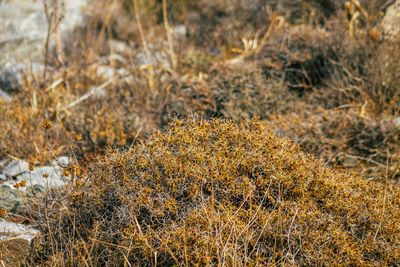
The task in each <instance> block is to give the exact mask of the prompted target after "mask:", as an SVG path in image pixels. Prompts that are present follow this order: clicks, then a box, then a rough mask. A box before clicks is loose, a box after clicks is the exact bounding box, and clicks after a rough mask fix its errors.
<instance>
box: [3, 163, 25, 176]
mask: <svg viewBox="0 0 400 267" xmlns="http://www.w3.org/2000/svg"><path fill="white" fill-rule="evenodd" d="M26 171H29V163H28V162H26V161H17V160H12V161H11V162H10V163H9V164H8V165H7V166H5V167H4V169H3V174H5V175H6V176H8V177H15V176H17V175H18V174H21V173H23V172H26Z"/></svg>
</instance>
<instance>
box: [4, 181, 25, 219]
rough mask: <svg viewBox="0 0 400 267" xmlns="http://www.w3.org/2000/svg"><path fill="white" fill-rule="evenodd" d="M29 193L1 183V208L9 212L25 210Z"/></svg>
mask: <svg viewBox="0 0 400 267" xmlns="http://www.w3.org/2000/svg"><path fill="white" fill-rule="evenodd" d="M26 199H27V194H26V193H25V192H18V191H17V190H14V189H11V188H10V187H8V186H2V185H0V209H2V210H6V211H7V212H8V213H14V214H15V213H20V212H22V211H23V210H24V207H25V204H26Z"/></svg>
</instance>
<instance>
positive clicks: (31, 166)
mask: <svg viewBox="0 0 400 267" xmlns="http://www.w3.org/2000/svg"><path fill="white" fill-rule="evenodd" d="M28 169H29V170H30V171H33V170H34V169H35V166H34V165H33V164H32V163H29V166H28Z"/></svg>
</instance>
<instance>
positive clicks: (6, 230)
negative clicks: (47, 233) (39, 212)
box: [0, 221, 40, 266]
mask: <svg viewBox="0 0 400 267" xmlns="http://www.w3.org/2000/svg"><path fill="white" fill-rule="evenodd" d="M39 234H40V233H39V231H38V230H36V229H33V228H31V227H28V226H25V225H22V224H17V223H13V222H5V221H0V246H1V249H0V263H1V264H2V265H1V266H22V265H24V266H25V265H26V259H27V257H28V256H29V254H30V252H31V248H32V242H33V240H34V239H35V238H36V237H37V236H39Z"/></svg>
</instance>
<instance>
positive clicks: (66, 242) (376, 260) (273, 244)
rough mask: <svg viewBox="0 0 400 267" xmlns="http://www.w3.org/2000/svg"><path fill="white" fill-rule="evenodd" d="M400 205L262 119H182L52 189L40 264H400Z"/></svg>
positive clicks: (42, 212) (396, 196)
mask: <svg viewBox="0 0 400 267" xmlns="http://www.w3.org/2000/svg"><path fill="white" fill-rule="evenodd" d="M399 204H400V191H399V188H398V187H397V186H394V185H392V184H391V183H390V182H389V181H387V180H386V181H385V182H384V183H380V182H374V181H368V180H365V179H362V178H358V177H355V176H349V175H345V174H341V173H339V172H337V171H334V170H332V169H329V168H327V167H325V166H323V165H322V164H321V163H320V162H319V161H318V160H316V159H315V158H314V157H312V156H309V155H306V154H304V153H303V152H301V150H300V147H299V146H298V145H296V144H294V143H292V142H291V141H289V140H287V139H281V138H278V137H276V136H275V135H274V134H273V132H272V131H271V130H270V129H268V128H266V127H265V126H263V124H262V123H259V122H257V121H255V120H253V121H241V122H240V123H234V122H232V121H223V120H211V121H203V120H199V119H191V120H187V121H180V120H175V121H174V123H172V124H171V125H170V126H169V128H168V129H166V130H165V131H156V132H155V133H153V134H152V136H151V138H150V139H149V140H148V142H145V143H136V144H135V145H134V146H132V147H131V148H130V149H129V150H120V151H118V150H109V151H107V153H106V154H105V155H98V156H95V157H94V158H93V159H92V161H91V164H89V165H88V167H87V168H86V171H85V173H84V175H83V176H82V177H81V178H80V179H79V180H77V181H75V182H74V183H71V184H70V186H68V187H66V188H65V189H64V190H62V191H61V192H56V191H53V192H49V193H48V194H47V196H46V197H45V198H44V199H43V200H42V202H39V203H38V206H37V208H36V223H37V227H39V229H40V230H41V231H42V232H43V236H42V239H41V240H40V242H39V243H38V245H37V248H38V250H37V251H38V253H36V255H34V257H33V258H32V259H31V260H32V262H31V263H32V264H42V265H59V266H69V265H89V266H92V265H113V266H117V265H126V266H137V265H146V266H147V265H161V266H170V265H179V266H180V265H185V264H194V265H206V264H210V265H218V266H223V265H235V266H242V265H257V266H261V265H271V264H279V265H281V264H283V265H285V264H290V265H292V264H294V265H316V264H318V265H319V264H326V265H337V264H346V265H349V264H350V265H365V264H367V265H376V264H379V265H397V264H399V263H400V255H399V251H400V250H399V249H400V248H399V244H400V236H399V234H398V233H399V224H398V223H397V222H398V221H399V220H400V217H399V216H400V212H399ZM46 210H47V211H46ZM383 218H384V219H383Z"/></svg>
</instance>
